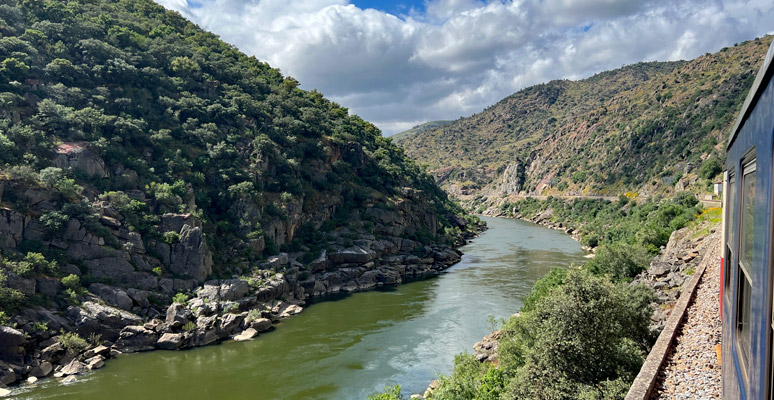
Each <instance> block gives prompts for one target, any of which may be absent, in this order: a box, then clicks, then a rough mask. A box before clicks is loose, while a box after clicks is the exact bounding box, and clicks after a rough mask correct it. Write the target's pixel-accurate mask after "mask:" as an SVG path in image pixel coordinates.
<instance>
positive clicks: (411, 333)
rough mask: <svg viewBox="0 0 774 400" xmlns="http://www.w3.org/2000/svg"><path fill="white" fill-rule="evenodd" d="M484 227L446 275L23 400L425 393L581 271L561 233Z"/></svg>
mask: <svg viewBox="0 0 774 400" xmlns="http://www.w3.org/2000/svg"><path fill="white" fill-rule="evenodd" d="M483 219H484V220H485V221H486V222H487V224H488V225H489V229H488V230H487V231H485V232H484V233H483V234H482V235H481V236H480V237H478V238H476V239H474V240H473V241H471V243H469V244H468V245H466V246H464V247H463V248H461V250H462V251H463V252H464V253H465V255H464V256H463V257H462V261H461V262H460V263H458V264H456V265H454V266H453V267H451V268H449V269H448V270H447V271H448V272H447V273H445V274H442V275H439V276H437V277H434V278H431V279H426V280H421V281H415V282H410V283H407V284H403V285H399V286H397V287H393V288H388V289H384V290H376V291H371V292H363V293H355V294H351V295H346V296H340V297H337V298H334V299H330V300H328V301H324V302H318V303H315V304H312V305H310V306H309V307H307V308H306V309H305V310H304V312H303V313H301V314H300V315H298V316H295V317H293V318H290V319H288V320H285V321H283V322H282V323H280V324H279V325H278V326H277V329H276V330H274V331H272V332H269V333H267V334H264V335H261V336H260V337H258V338H257V339H256V340H254V341H250V342H241V343H236V342H224V343H221V344H219V345H214V346H208V347H202V348H197V349H192V350H186V351H154V352H149V353H141V354H130V355H123V356H120V357H119V358H118V359H116V360H111V361H109V362H108V363H107V364H106V366H105V367H104V368H103V369H101V370H99V371H96V372H94V373H91V374H89V375H87V376H85V377H80V379H79V381H78V382H77V383H75V384H72V385H68V386H63V385H61V384H59V383H58V382H57V381H56V380H55V379H45V380H43V381H41V382H40V383H39V384H38V385H36V386H37V387H35V388H29V389H25V390H24V392H23V393H21V394H19V395H18V396H16V397H15V398H21V399H79V400H90V399H95V400H96V399H99V400H106V399H107V400H123V399H126V400H130V399H131V400H135V399H142V398H146V399H161V398H174V399H185V400H198V399H202V400H204V399H255V400H269V399H272V400H273V399H288V400H301V399H304V400H305V399H326V400H327V399H336V400H350V399H365V398H366V397H367V396H368V395H369V394H373V393H374V392H377V391H380V390H381V389H383V388H384V387H385V386H388V385H393V384H400V385H401V386H402V387H403V393H404V394H411V393H421V392H423V391H424V389H425V388H426V387H427V384H428V383H429V382H430V381H431V380H433V379H436V377H437V375H438V373H443V374H448V373H450V372H451V368H452V366H453V360H454V355H455V354H458V353H461V352H465V351H468V352H470V351H472V347H473V344H474V343H476V342H477V341H479V340H481V338H482V337H483V336H485V335H486V334H488V333H489V332H490V331H491V329H492V325H491V324H490V323H489V320H490V319H491V318H490V316H491V317H494V318H507V317H508V316H509V315H510V314H512V313H514V312H515V311H518V309H519V308H521V305H522V303H521V299H522V298H523V297H524V296H526V295H527V294H528V293H529V291H530V289H531V288H532V285H533V284H534V283H535V281H536V280H537V279H538V278H540V277H541V276H543V275H544V274H545V273H546V272H547V271H548V270H549V269H550V268H551V267H553V266H565V265H568V264H570V263H573V262H575V263H581V262H583V261H584V258H583V256H584V253H583V251H582V250H581V248H580V245H579V244H578V243H577V242H576V241H574V240H572V239H571V238H570V237H569V236H567V235H565V234H563V233H561V232H559V231H555V230H551V229H547V228H544V227H541V226H537V225H534V224H532V223H529V222H524V221H519V220H508V219H498V218H487V217H484V218H483Z"/></svg>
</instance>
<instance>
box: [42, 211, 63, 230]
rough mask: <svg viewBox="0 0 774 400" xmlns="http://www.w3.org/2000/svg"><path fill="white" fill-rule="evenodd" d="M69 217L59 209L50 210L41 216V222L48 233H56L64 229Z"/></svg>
mask: <svg viewBox="0 0 774 400" xmlns="http://www.w3.org/2000/svg"><path fill="white" fill-rule="evenodd" d="M69 219H70V217H68V216H67V215H65V214H63V213H61V212H59V211H48V212H46V213H44V214H43V215H41V216H40V223H41V224H43V226H45V227H46V233H48V234H49V235H56V234H59V233H62V232H63V231H64V228H65V224H67V221H68V220H69Z"/></svg>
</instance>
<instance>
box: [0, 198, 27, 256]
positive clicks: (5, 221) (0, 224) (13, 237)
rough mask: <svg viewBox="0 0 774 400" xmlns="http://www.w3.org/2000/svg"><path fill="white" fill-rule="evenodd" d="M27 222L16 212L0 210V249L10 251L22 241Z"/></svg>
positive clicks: (3, 208) (5, 209) (7, 209)
mask: <svg viewBox="0 0 774 400" xmlns="http://www.w3.org/2000/svg"><path fill="white" fill-rule="evenodd" d="M26 225H27V220H26V219H25V217H24V215H22V214H21V213H19V212H18V211H16V210H11V209H9V208H5V207H2V208H0V249H3V250H5V249H11V248H14V247H16V245H17V244H18V243H20V242H21V241H22V239H24V228H25V227H26Z"/></svg>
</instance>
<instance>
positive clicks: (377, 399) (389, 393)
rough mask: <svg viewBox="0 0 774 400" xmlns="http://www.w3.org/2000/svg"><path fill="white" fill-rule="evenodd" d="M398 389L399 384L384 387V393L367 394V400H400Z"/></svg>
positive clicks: (401, 396) (401, 397)
mask: <svg viewBox="0 0 774 400" xmlns="http://www.w3.org/2000/svg"><path fill="white" fill-rule="evenodd" d="M400 390H401V389H400V385H395V386H390V387H386V388H384V393H378V394H374V395H371V396H368V400H402V399H403V395H401V393H400Z"/></svg>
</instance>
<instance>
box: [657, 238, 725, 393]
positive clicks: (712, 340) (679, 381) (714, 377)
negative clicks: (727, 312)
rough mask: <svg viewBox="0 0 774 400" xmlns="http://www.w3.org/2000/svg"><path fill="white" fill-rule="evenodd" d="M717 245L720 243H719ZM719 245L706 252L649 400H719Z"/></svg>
mask: <svg viewBox="0 0 774 400" xmlns="http://www.w3.org/2000/svg"><path fill="white" fill-rule="evenodd" d="M718 242H719V240H718ZM720 248H721V246H720V243H718V244H717V245H716V246H715V245H713V246H711V247H710V249H709V250H708V253H707V254H706V256H705V258H704V260H703V262H706V263H708V264H707V269H706V270H705V272H704V276H703V277H702V280H701V282H700V283H699V287H698V289H697V291H696V297H695V299H694V301H693V304H691V306H690V307H689V309H688V312H687V316H686V319H685V321H684V323H683V326H682V327H681V328H680V332H679V333H678V336H677V339H676V342H675V345H674V348H673V350H672V353H671V354H670V355H669V356H668V357H667V359H666V360H665V361H664V365H663V366H662V368H661V371H660V372H659V376H658V381H657V382H656V387H655V388H654V390H653V394H652V396H651V399H719V398H720V397H721V386H720V365H719V364H718V358H717V353H716V351H715V347H716V345H718V344H720V335H721V322H720V310H719V303H718V302H719V293H720V292H719V290H720Z"/></svg>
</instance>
